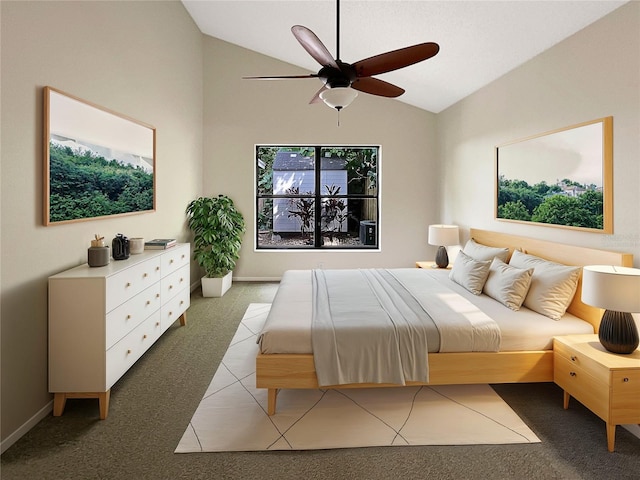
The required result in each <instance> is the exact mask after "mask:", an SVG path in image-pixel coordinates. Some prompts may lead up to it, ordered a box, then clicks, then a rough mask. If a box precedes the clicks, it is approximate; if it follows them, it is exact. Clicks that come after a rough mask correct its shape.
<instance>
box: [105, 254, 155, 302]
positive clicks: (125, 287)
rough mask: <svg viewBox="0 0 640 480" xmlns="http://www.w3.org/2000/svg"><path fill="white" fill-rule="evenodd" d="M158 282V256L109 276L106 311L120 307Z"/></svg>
mask: <svg viewBox="0 0 640 480" xmlns="http://www.w3.org/2000/svg"><path fill="white" fill-rule="evenodd" d="M125 261H126V260H125ZM158 280H160V256H158V257H154V258H150V259H149V260H146V261H144V262H141V263H139V264H137V265H133V266H131V267H130V268H127V269H125V270H122V271H121V272H118V273H116V274H115V275H111V276H110V277H108V278H107V298H106V311H107V312H110V311H111V310H113V309H114V308H115V307H117V306H118V305H122V304H123V303H124V302H126V301H127V300H129V299H130V298H131V297H133V296H134V295H137V294H138V293H140V292H142V291H143V290H145V289H146V288H148V287H149V286H151V285H153V284H154V283H156V282H157V281H158Z"/></svg>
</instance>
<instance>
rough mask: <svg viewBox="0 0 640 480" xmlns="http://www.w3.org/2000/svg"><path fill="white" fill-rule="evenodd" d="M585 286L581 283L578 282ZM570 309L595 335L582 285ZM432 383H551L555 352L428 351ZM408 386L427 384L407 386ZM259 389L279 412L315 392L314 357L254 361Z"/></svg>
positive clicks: (580, 250) (502, 242) (575, 257)
mask: <svg viewBox="0 0 640 480" xmlns="http://www.w3.org/2000/svg"><path fill="white" fill-rule="evenodd" d="M470 236H471V238H473V239H474V240H475V241H476V242H478V243H481V244H483V245H488V246H492V247H509V249H510V251H511V252H513V250H514V249H520V250H521V251H523V252H526V253H529V254H531V255H536V256H538V257H542V258H546V259H548V260H551V261H554V262H558V263H563V264H566V265H578V266H584V265H602V264H604V265H621V266H627V267H632V266H633V255H632V254H629V253H619V252H612V251H607V250H597V249H593V248H586V247H576V246H571V245H566V244H561V243H555V242H549V241H545V240H536V239H532V238H527V237H520V236H515V235H509V234H505V233H498V232H491V231H488V230H478V229H473V228H472V229H471V230H470ZM580 282H581V279H580ZM580 282H579V283H578V289H577V291H576V295H575V297H574V299H573V301H572V302H571V305H570V306H569V308H568V311H569V312H570V313H572V314H573V315H575V316H577V317H579V318H582V319H583V320H585V321H587V322H589V323H591V324H592V325H593V328H594V331H597V329H598V326H599V323H600V318H601V317H602V310H601V309H599V308H595V307H591V306H589V305H586V304H584V303H582V300H581V283H580ZM428 361H429V383H428V385H447V384H477V383H524V382H552V381H553V351H552V350H532V351H523V352H468V353H430V354H428ZM407 385H424V384H423V383H419V382H408V383H407ZM397 386H398V385H395V384H378V383H376V384H373V383H358V384H348V385H336V386H333V387H322V388H371V387H376V388H377V387H397ZM256 387H257V388H266V389H268V405H267V412H268V414H269V415H273V414H274V413H275V412H276V397H277V394H278V391H279V390H280V389H283V388H306V389H317V388H320V387H319V386H318V380H317V377H316V372H315V366H314V362H313V354H262V353H259V354H258V356H257V357H256Z"/></svg>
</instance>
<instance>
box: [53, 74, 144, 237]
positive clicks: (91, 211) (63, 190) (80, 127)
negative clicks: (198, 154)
mask: <svg viewBox="0 0 640 480" xmlns="http://www.w3.org/2000/svg"><path fill="white" fill-rule="evenodd" d="M43 110H44V169H43V180H44V181H43V183H44V194H43V223H44V225H45V226H49V225H58V224H65V223H71V222H79V221H86V220H95V219H97V218H105V217H114V216H119V215H131V214H137V213H146V212H152V211H155V209H156V178H155V170H156V129H155V127H153V126H151V125H147V124H145V123H142V122H140V121H138V120H134V119H132V118H130V117H127V116H125V115H122V114H119V113H116V112H114V111H111V110H109V109H106V108H104V107H101V106H99V105H96V104H93V103H91V102H88V101H86V100H82V99H80V98H78V97H75V96H73V95H70V94H68V93H65V92H62V91H61V90H58V89H56V88H53V87H48V86H47V87H45V88H44V109H43Z"/></svg>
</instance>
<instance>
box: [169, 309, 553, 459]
mask: <svg viewBox="0 0 640 480" xmlns="http://www.w3.org/2000/svg"><path fill="white" fill-rule="evenodd" d="M270 306H271V305H270V304H268V303H254V304H251V305H250V306H249V308H248V309H247V311H246V313H245V315H244V318H243V319H242V321H241V322H240V325H239V326H238V330H237V331H236V334H235V336H234V337H233V340H232V341H231V344H230V345H229V348H228V350H227V352H226V353H225V355H224V358H223V359H222V362H221V364H220V366H219V367H218V369H217V371H216V372H215V375H214V376H213V379H212V381H211V384H210V385H209V388H208V389H207V391H206V393H205V395H204V397H203V399H202V401H201V402H200V405H199V406H198V408H197V409H196V411H195V413H194V414H193V418H192V419H191V421H190V422H189V425H188V427H187V429H186V431H185V433H184V435H183V437H182V439H181V440H180V442H179V444H178V446H177V447H176V449H175V453H190V452H220V451H259V450H309V449H331V448H355V447H368V446H405V445H464V444H507V443H538V442H540V440H539V439H538V437H537V436H536V435H535V434H534V433H533V432H532V431H531V430H530V429H529V427H527V426H526V425H525V424H524V422H523V421H522V420H521V419H520V418H519V417H518V415H516V413H515V412H514V411H513V410H512V409H511V407H509V405H507V404H506V403H505V402H504V401H503V400H502V399H501V398H500V396H499V395H498V394H496V393H495V391H494V390H493V389H492V388H491V387H490V386H489V385H443V386H433V387H429V386H416V387H398V388H395V387H392V388H367V389H343V390H332V389H318V390H281V391H280V392H279V393H278V407H277V411H276V414H275V415H273V416H269V415H267V391H266V390H265V389H257V388H256V387H255V383H256V380H255V358H256V354H257V353H258V345H257V344H256V339H257V336H258V334H259V333H260V331H261V329H262V325H263V323H264V321H265V319H266V316H267V313H268V312H269V308H270Z"/></svg>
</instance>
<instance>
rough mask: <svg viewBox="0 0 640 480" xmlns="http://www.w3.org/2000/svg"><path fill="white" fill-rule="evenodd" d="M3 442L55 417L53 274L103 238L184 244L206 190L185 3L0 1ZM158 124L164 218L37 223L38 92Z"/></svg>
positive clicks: (196, 35) (193, 33) (192, 36)
mask: <svg viewBox="0 0 640 480" xmlns="http://www.w3.org/2000/svg"><path fill="white" fill-rule="evenodd" d="M1 9H2V10H1V22H2V23H1V26H2V30H1V35H2V38H1V39H2V57H1V61H2V76H1V81H2V97H1V102H2V110H1V113H2V130H1V134H2V152H1V153H2V157H1V158H2V164H1V165H2V179H1V182H2V184H1V185H2V192H1V195H2V196H1V198H2V201H1V205H2V211H1V217H0V220H1V226H2V228H1V230H2V232H1V243H0V245H1V277H0V278H1V280H0V281H1V288H2V317H1V342H2V344H1V350H2V358H1V367H2V374H1V376H2V386H1V388H2V398H1V402H2V419H1V423H2V447H3V449H4V448H5V446H6V445H7V444H9V443H11V442H12V441H14V440H15V439H16V437H17V436H19V435H20V434H21V433H24V432H23V431H22V430H20V429H24V428H27V427H28V426H29V425H30V422H31V423H33V422H35V420H37V418H38V416H39V415H43V414H46V413H47V412H48V411H49V410H48V409H49V402H50V400H51V395H50V394H49V393H48V385H47V277H48V276H49V275H52V274H54V273H57V272H60V271H62V270H65V269H67V268H70V267H72V266H75V265H78V264H81V263H85V262H86V261H87V248H88V247H89V245H90V244H89V242H90V240H91V238H93V235H94V234H95V233H101V234H102V235H104V236H105V237H106V238H107V239H109V240H110V239H111V238H113V236H114V235H115V234H116V233H119V232H122V233H124V234H125V235H128V236H130V237H133V236H142V237H147V238H149V237H156V236H158V237H160V236H162V237H167V236H174V237H176V238H179V239H181V240H187V239H188V238H189V232H188V230H187V229H186V226H185V215H184V209H185V207H186V205H187V203H188V202H189V200H191V199H192V198H194V197H195V196H197V195H198V194H199V193H200V191H201V188H202V180H201V172H202V36H201V34H200V32H199V30H198V29H197V28H196V26H195V24H194V23H193V21H192V20H191V18H190V17H189V15H188V14H187V13H186V11H185V10H184V7H183V6H182V4H181V3H179V2H127V1H123V2H48V1H47V2H34V1H29V2H10V1H2V2H1ZM46 85H50V86H53V87H56V88H58V89H60V90H63V91H65V92H68V93H71V94H73V95H76V96H78V97H80V98H83V99H85V100H88V101H91V102H93V103H95V104H98V105H101V106H103V107H106V108H109V109H111V110H113V111H116V112H119V113H122V114H125V115H128V116H130V117H132V118H135V119H137V120H140V121H142V122H145V123H148V124H151V125H153V126H155V127H156V129H157V163H156V173H157V176H156V178H157V195H158V198H157V211H156V212H155V213H146V214H139V215H132V216H127V217H119V218H113V219H102V220H92V221H88V222H79V223H74V224H69V225H57V226H49V227H44V226H42V225H43V224H42V188H43V187H42V164H43V161H42V158H43V152H42V143H43V142H42V135H43V133H42V132H43V108H42V103H43V102H42V98H43V93H42V89H43V87H44V86H46Z"/></svg>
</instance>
